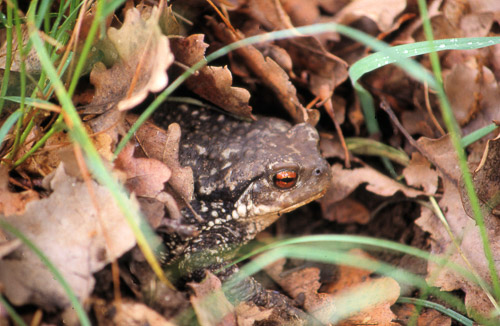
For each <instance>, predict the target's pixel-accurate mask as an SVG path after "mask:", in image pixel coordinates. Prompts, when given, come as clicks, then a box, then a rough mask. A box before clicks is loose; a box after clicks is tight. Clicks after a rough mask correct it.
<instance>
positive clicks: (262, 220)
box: [245, 189, 327, 232]
mask: <svg viewBox="0 0 500 326" xmlns="http://www.w3.org/2000/svg"><path fill="white" fill-rule="evenodd" d="M326 191H327V189H323V190H322V191H320V192H318V193H317V194H314V195H312V196H310V197H309V198H307V199H305V200H303V201H300V202H297V203H294V204H293V205H291V206H288V207H286V208H283V209H280V210H277V211H273V212H268V213H264V214H254V215H252V214H249V215H248V216H247V217H246V219H245V222H246V223H248V224H253V226H254V227H255V229H256V230H255V232H260V231H262V230H264V229H265V228H267V227H268V226H269V225H271V224H273V223H274V222H275V221H276V220H277V219H278V218H279V217H280V216H281V215H283V214H285V213H288V212H291V211H293V210H295V209H297V208H299V207H301V206H304V205H306V204H308V203H310V202H312V201H314V200H316V199H319V198H321V197H323V195H324V194H325V193H326Z"/></svg>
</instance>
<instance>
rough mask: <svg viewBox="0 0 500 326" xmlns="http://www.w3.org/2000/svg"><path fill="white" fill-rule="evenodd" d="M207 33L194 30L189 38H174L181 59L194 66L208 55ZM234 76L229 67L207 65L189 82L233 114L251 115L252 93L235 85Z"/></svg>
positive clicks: (200, 94) (174, 48)
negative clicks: (250, 102)
mask: <svg viewBox="0 0 500 326" xmlns="http://www.w3.org/2000/svg"><path fill="white" fill-rule="evenodd" d="M203 38H204V35H202V34H193V35H190V36H188V37H185V38H173V39H171V41H170V42H171V46H172V52H173V53H174V55H175V59H176V60H177V61H180V62H182V63H183V64H185V65H187V66H192V65H194V64H195V63H197V62H198V61H200V60H204V59H205V50H206V48H207V47H208V44H206V43H205V42H203ZM232 84H233V77H232V75H231V72H230V71H229V69H228V68H227V67H215V66H205V67H203V68H201V69H200V70H198V73H197V74H196V75H193V76H191V77H189V79H188V80H186V81H185V85H186V86H187V87H188V88H189V89H190V90H192V91H193V92H194V93H196V94H198V95H199V96H201V97H203V98H204V99H206V100H208V101H210V102H212V103H214V104H215V105H217V106H219V107H221V108H222V109H224V110H226V111H228V112H231V113H233V114H236V115H239V116H243V117H247V118H251V117H252V107H251V106H250V105H249V104H248V101H249V100H250V93H249V92H248V91H247V90H246V89H244V88H241V87H232V86H231V85H232Z"/></svg>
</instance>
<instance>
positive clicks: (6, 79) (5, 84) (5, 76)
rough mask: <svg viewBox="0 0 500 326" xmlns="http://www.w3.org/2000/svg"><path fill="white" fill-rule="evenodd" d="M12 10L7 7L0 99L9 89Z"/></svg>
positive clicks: (0, 105) (0, 104)
mask: <svg viewBox="0 0 500 326" xmlns="http://www.w3.org/2000/svg"><path fill="white" fill-rule="evenodd" d="M12 10H13V8H12V7H11V6H7V19H6V22H7V26H6V40H5V42H6V45H7V46H6V53H5V67H4V73H3V78H2V85H1V86H0V97H3V96H5V94H7V88H8V87H9V77H10V67H11V65H12V24H13V21H12ZM3 105H4V100H3V99H1V98H0V115H1V114H2V110H3Z"/></svg>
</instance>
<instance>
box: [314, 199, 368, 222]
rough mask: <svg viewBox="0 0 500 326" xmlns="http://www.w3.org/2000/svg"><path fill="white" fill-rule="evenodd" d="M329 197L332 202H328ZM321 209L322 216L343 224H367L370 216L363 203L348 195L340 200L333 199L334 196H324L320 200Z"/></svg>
mask: <svg viewBox="0 0 500 326" xmlns="http://www.w3.org/2000/svg"><path fill="white" fill-rule="evenodd" d="M329 199H333V200H334V202H332V203H330V202H329ZM321 211H322V212H323V218H325V219H327V220H329V221H337V222H338V223H345V224H347V223H359V224H367V223H368V222H369V221H370V217H371V215H370V211H369V210H368V208H366V206H365V205H363V204H362V203H360V202H359V201H357V200H354V199H352V198H349V197H348V198H344V199H341V200H340V201H335V198H334V197H329V198H325V199H324V200H322V201H321Z"/></svg>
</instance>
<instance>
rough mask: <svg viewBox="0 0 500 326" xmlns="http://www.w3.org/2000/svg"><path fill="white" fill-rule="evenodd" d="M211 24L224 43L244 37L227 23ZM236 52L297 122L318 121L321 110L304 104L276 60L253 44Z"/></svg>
mask: <svg viewBox="0 0 500 326" xmlns="http://www.w3.org/2000/svg"><path fill="white" fill-rule="evenodd" d="M209 25H210V26H212V28H213V29H214V30H215V33H216V35H217V37H218V38H219V39H221V40H222V41H223V42H224V43H227V44H229V43H233V42H235V41H238V40H240V39H243V38H244V36H243V35H241V33H240V34H239V35H238V36H235V35H233V33H232V32H231V31H230V30H229V29H228V28H227V27H226V26H225V25H223V24H218V23H217V22H215V21H214V20H209ZM235 52H236V53H237V54H238V55H239V56H240V57H242V58H243V60H244V62H245V64H246V65H247V66H248V67H249V68H250V70H251V71H252V72H253V73H254V74H255V75H256V76H257V77H259V78H260V80H261V81H262V82H263V83H264V84H265V85H266V86H267V87H269V88H270V89H271V90H272V91H273V92H274V93H275V94H276V96H277V97H278V100H279V101H280V102H281V104H282V105H283V107H284V108H285V109H286V110H287V112H288V113H289V114H290V116H291V117H292V118H293V120H294V121H295V122H304V121H307V122H309V123H310V124H312V125H315V124H316V123H317V122H318V120H319V112H318V111H317V110H308V109H306V108H305V107H304V106H302V104H301V103H300V101H299V99H298V97H297V89H296V88H295V87H294V86H293V84H292V83H291V82H290V80H289V77H288V75H287V73H286V72H285V71H284V70H283V69H282V68H281V67H280V66H279V65H278V64H277V63H276V62H275V61H274V60H272V59H271V58H269V57H266V58H264V56H263V55H262V53H260V51H259V50H257V49H256V48H255V47H253V46H246V47H243V48H239V49H237V50H235Z"/></svg>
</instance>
